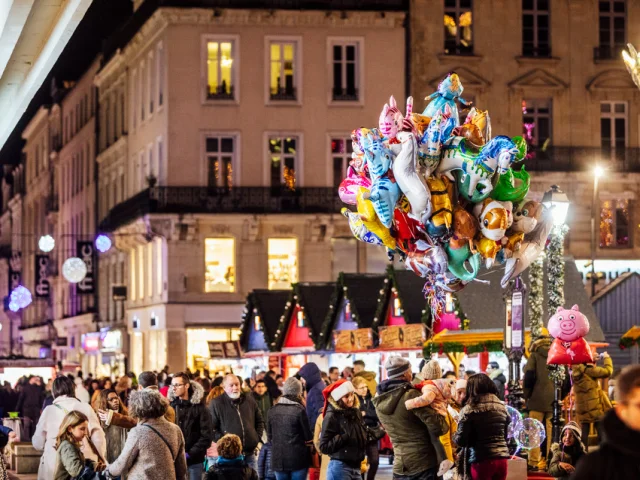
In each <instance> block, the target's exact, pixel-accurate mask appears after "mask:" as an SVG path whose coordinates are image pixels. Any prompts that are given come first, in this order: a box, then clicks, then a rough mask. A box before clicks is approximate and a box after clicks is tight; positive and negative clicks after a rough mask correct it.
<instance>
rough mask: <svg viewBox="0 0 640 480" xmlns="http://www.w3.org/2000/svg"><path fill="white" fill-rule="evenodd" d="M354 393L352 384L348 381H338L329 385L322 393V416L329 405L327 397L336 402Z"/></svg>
mask: <svg viewBox="0 0 640 480" xmlns="http://www.w3.org/2000/svg"><path fill="white" fill-rule="evenodd" d="M352 392H355V389H354V388H353V384H352V383H351V382H350V381H349V380H345V379H344V378H343V379H340V380H338V381H337V382H336V383H333V384H331V385H329V386H328V387H327V388H325V389H324V390H323V391H322V397H323V398H324V408H323V409H322V415H325V414H326V413H327V406H328V405H329V396H331V398H333V399H334V400H335V401H336V402H337V401H338V400H340V399H341V398H342V397H344V396H345V395H348V394H350V393H352Z"/></svg>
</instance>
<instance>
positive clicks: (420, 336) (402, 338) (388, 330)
mask: <svg viewBox="0 0 640 480" xmlns="http://www.w3.org/2000/svg"><path fill="white" fill-rule="evenodd" d="M378 335H379V337H380V348H384V349H385V350H393V349H403V348H417V347H422V345H423V343H424V342H425V340H426V335H425V328H424V325H423V324H421V323H419V324H414V325H391V326H387V327H380V330H379V333H378Z"/></svg>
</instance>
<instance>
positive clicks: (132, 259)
mask: <svg viewBox="0 0 640 480" xmlns="http://www.w3.org/2000/svg"><path fill="white" fill-rule="evenodd" d="M129 277H130V279H131V280H130V281H131V285H130V287H131V288H129V296H130V297H131V300H135V299H136V294H137V293H138V290H136V251H135V250H133V251H131V252H130V253H129Z"/></svg>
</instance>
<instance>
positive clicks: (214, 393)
mask: <svg viewBox="0 0 640 480" xmlns="http://www.w3.org/2000/svg"><path fill="white" fill-rule="evenodd" d="M223 393H224V388H222V387H221V386H220V385H218V386H217V387H213V388H212V389H211V390H210V391H209V395H207V399H206V401H205V403H206V405H207V407H208V406H209V403H211V400H213V399H215V398H218V397H219V396H220V395H222V394H223Z"/></svg>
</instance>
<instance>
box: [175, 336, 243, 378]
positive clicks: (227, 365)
mask: <svg viewBox="0 0 640 480" xmlns="http://www.w3.org/2000/svg"><path fill="white" fill-rule="evenodd" d="M186 330H187V367H188V368H189V369H190V370H191V371H192V372H193V371H195V370H200V371H202V370H203V369H204V368H206V369H208V370H209V371H210V372H211V375H214V374H216V373H218V374H224V373H228V372H231V371H233V372H234V373H237V372H236V370H235V369H233V370H232V367H236V368H239V365H240V364H241V359H240V358H239V356H240V350H239V349H238V358H234V359H230V358H224V357H223V358H216V357H214V358H212V356H211V351H210V348H209V344H210V342H214V343H216V342H237V341H238V340H240V328H231V327H228V328H224V327H200V326H198V327H188V328H187V329H186ZM242 368H244V367H242Z"/></svg>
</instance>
